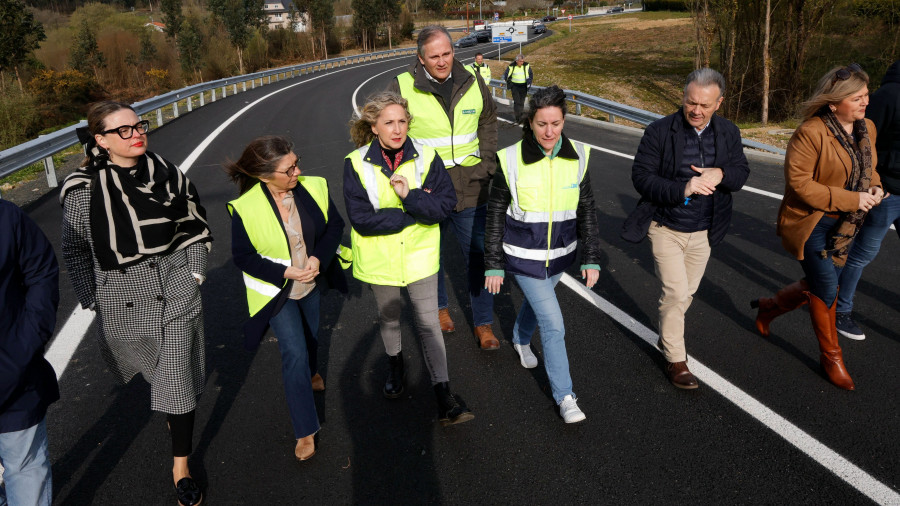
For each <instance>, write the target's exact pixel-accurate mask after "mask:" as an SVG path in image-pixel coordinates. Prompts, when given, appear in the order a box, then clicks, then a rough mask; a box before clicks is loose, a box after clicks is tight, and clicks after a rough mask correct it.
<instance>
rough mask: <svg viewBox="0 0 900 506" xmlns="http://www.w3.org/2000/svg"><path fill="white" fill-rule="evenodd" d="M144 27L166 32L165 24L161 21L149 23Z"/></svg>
mask: <svg viewBox="0 0 900 506" xmlns="http://www.w3.org/2000/svg"><path fill="white" fill-rule="evenodd" d="M144 26H146V27H148V28H151V29H153V30H156V31H157V32H164V31H166V25H165V23H160V22H159V21H152V20H151V21H150V22H149V23H144Z"/></svg>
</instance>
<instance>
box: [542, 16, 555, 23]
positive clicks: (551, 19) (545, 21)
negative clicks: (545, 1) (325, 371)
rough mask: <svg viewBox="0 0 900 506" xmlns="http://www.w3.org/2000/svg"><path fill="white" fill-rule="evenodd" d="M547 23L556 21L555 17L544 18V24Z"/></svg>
mask: <svg viewBox="0 0 900 506" xmlns="http://www.w3.org/2000/svg"><path fill="white" fill-rule="evenodd" d="M549 21H556V16H544V23H547V22H549Z"/></svg>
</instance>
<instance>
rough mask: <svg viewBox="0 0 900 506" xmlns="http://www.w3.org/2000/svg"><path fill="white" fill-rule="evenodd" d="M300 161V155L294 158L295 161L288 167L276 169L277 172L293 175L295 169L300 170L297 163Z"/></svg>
mask: <svg viewBox="0 0 900 506" xmlns="http://www.w3.org/2000/svg"><path fill="white" fill-rule="evenodd" d="M298 163H300V157H299V156H298V157H297V159H296V160H294V163H293V164H291V165H290V166H289V167H288V168H287V169H285V170H276V171H275V172H278V173H279V174H284V175H285V176H287V177H291V175H293V174H294V171H299V170H300V167H299V166H298V165H297V164H298Z"/></svg>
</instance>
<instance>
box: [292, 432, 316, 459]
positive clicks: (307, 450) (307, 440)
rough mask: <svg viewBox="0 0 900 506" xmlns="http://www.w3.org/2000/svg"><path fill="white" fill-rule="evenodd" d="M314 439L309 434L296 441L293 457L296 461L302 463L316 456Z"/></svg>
mask: <svg viewBox="0 0 900 506" xmlns="http://www.w3.org/2000/svg"><path fill="white" fill-rule="evenodd" d="M315 437H316V435H315V434H310V435H308V436H306V437H302V438H300V439H298V440H297V446H295V447H294V456H295V457H297V460H299V461H300V462H303V461H304V460H309V459H311V458H312V456H313V455H315V454H316V440H315Z"/></svg>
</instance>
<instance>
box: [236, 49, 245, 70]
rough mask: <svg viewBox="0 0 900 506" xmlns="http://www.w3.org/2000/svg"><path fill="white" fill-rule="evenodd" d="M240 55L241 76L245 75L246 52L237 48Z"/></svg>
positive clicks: (239, 67)
mask: <svg viewBox="0 0 900 506" xmlns="http://www.w3.org/2000/svg"><path fill="white" fill-rule="evenodd" d="M237 54H238V69H240V75H244V52H243V51H242V50H241V48H237Z"/></svg>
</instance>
